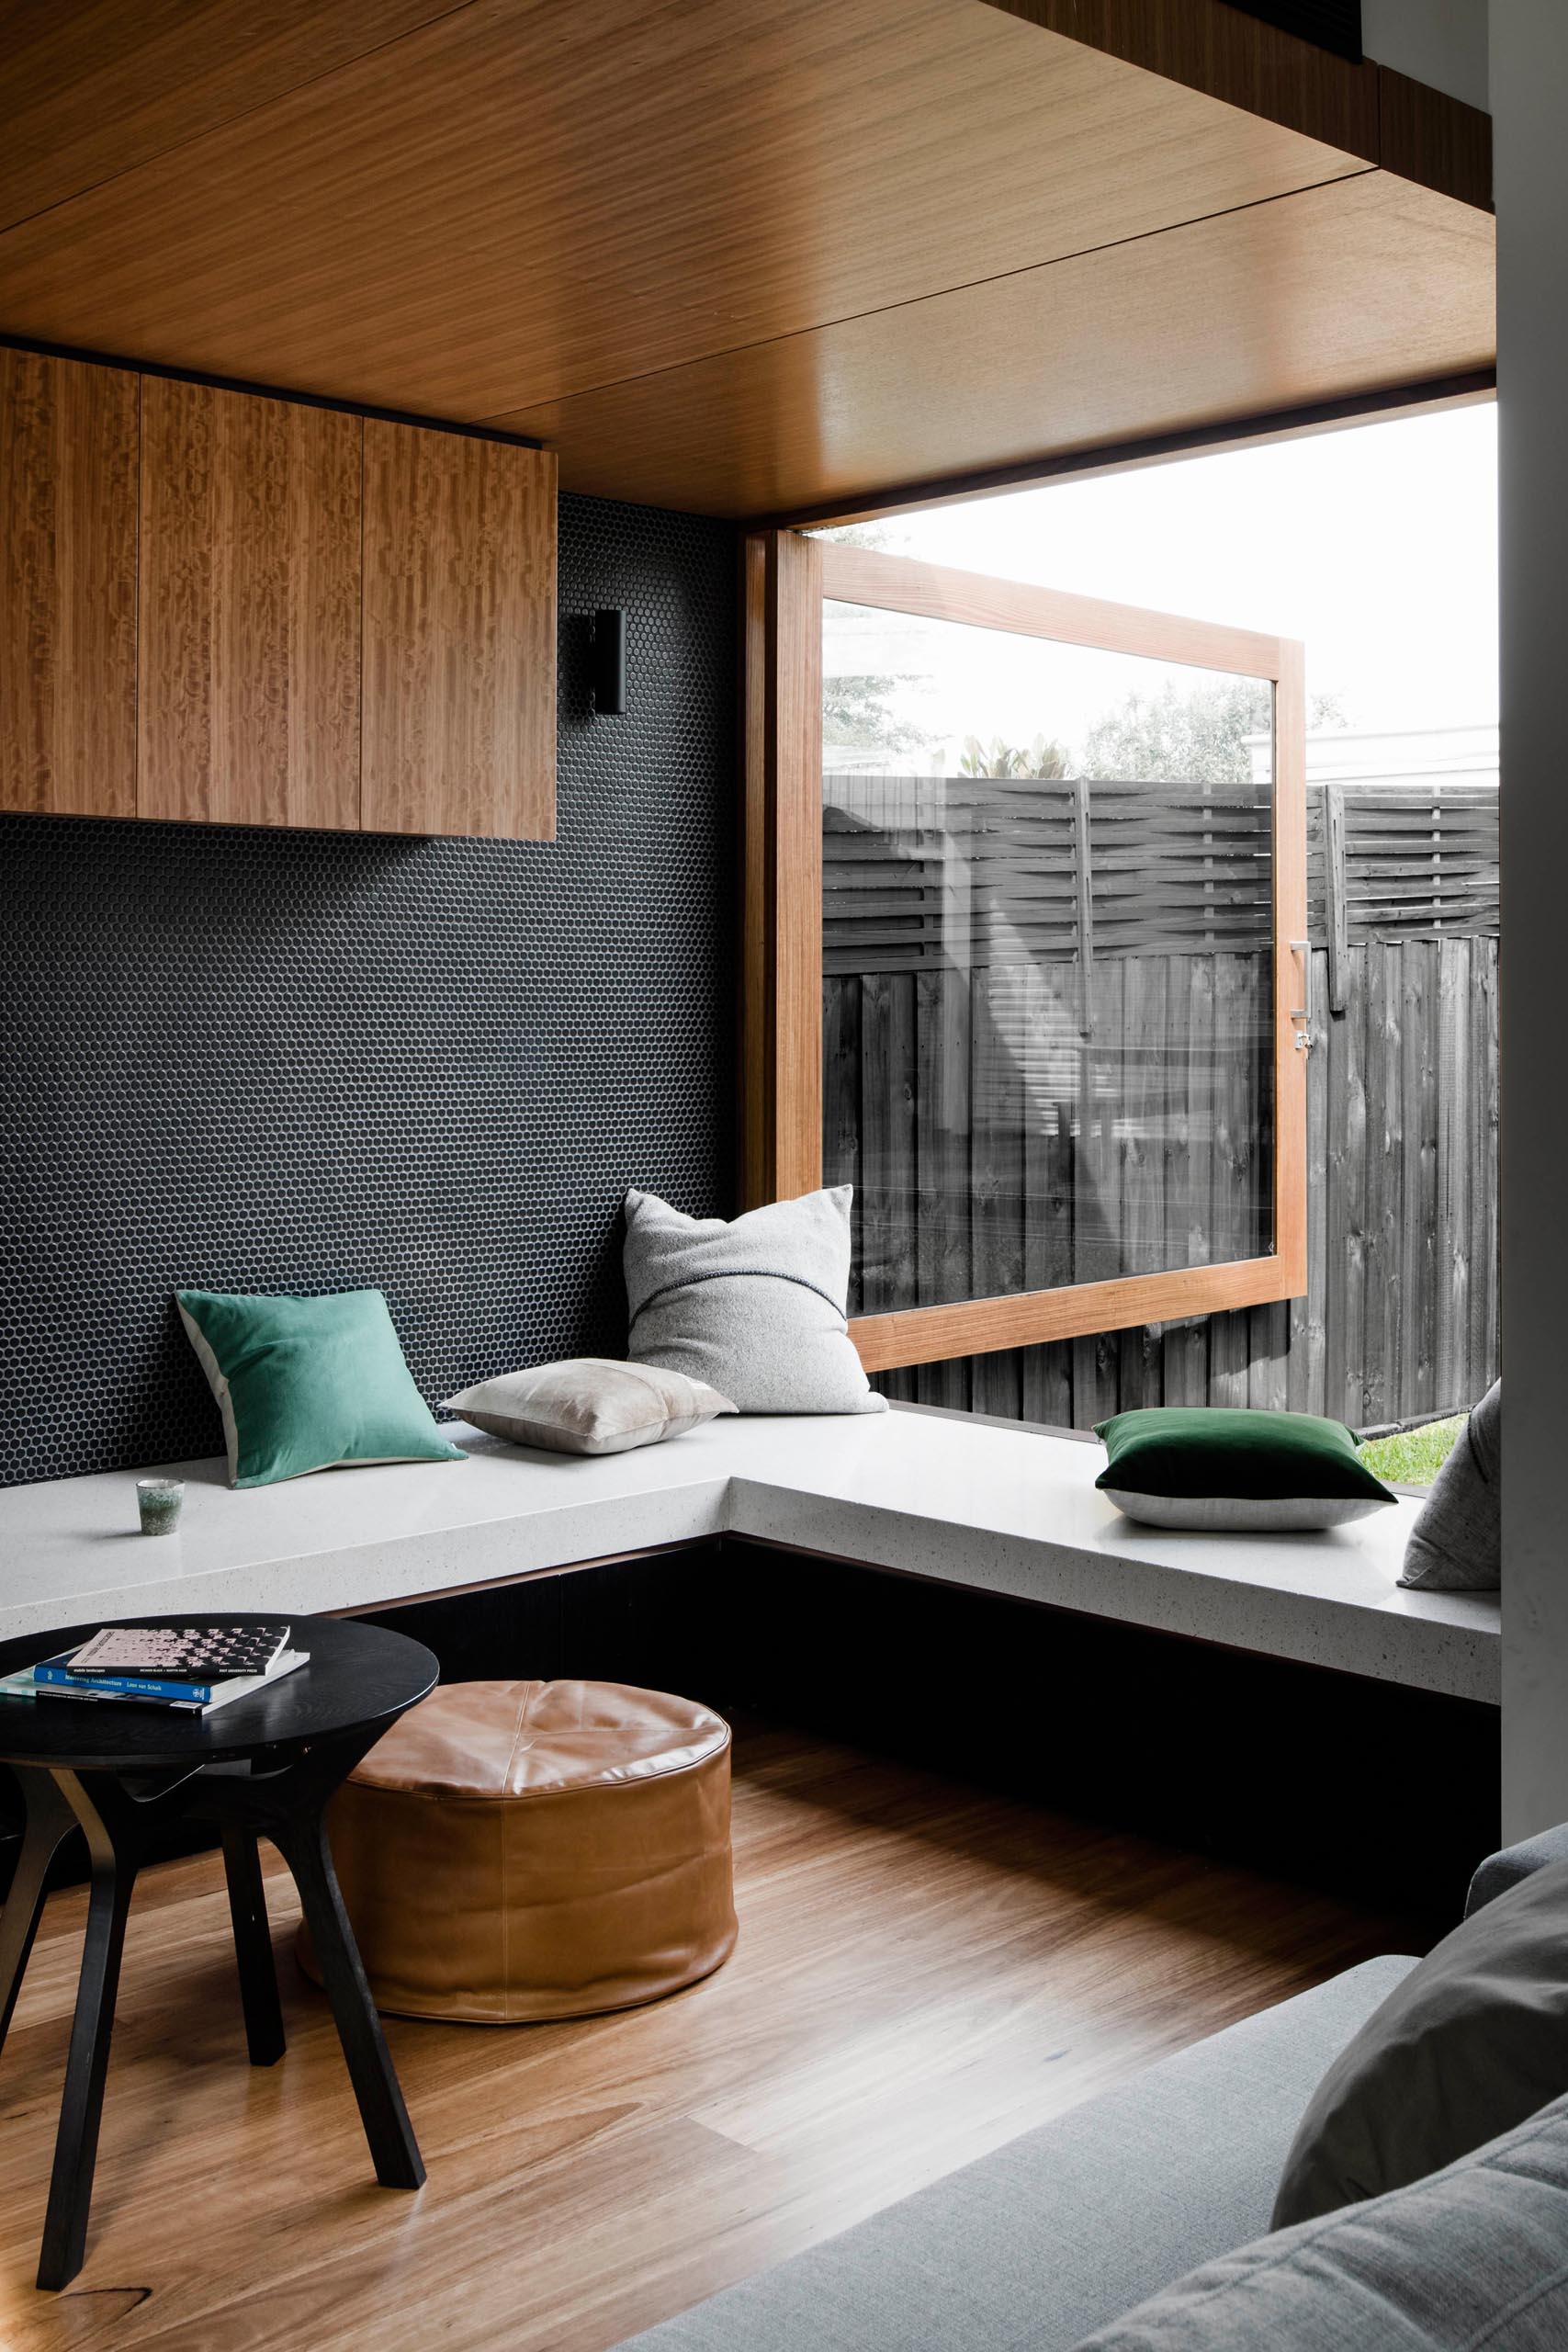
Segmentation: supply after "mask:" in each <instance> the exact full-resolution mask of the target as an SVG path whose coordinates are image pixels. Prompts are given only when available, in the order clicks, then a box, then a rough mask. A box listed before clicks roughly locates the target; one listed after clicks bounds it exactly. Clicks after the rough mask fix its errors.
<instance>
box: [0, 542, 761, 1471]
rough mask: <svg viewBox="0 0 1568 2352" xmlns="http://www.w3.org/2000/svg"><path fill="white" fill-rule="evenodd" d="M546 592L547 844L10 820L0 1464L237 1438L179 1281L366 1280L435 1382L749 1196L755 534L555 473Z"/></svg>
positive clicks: (589, 1301)
mask: <svg viewBox="0 0 1568 2352" xmlns="http://www.w3.org/2000/svg"><path fill="white" fill-rule="evenodd" d="M560 602H561V673H560V762H559V799H558V839H557V840H556V841H555V842H551V843H545V842H456V841H434V842H424V841H407V840H393V839H388V838H385V837H377V838H369V837H365V836H359V835H346V834H323V833H308V832H281V831H259V830H252V829H237V828H230V827H222V826H197V825H162V824H150V823H149V824H144V823H140V822H131V823H116V822H110V821H100V820H93V819H80V818H48V817H0V1484H16V1483H17V1482H20V1481H24V1480H28V1479H35V1478H51V1477H63V1476H70V1475H72V1474H73V1473H75V1472H79V1471H86V1470H97V1469H111V1468H118V1467H122V1466H125V1465H129V1464H139V1463H148V1462H157V1461H162V1460H171V1459H177V1458H182V1457H185V1456H188V1455H196V1454H205V1453H218V1452H220V1450H221V1432H220V1426H219V1421H218V1416H217V1412H216V1409H215V1408H214V1406H213V1404H212V1401H211V1398H210V1397H209V1393H208V1390H207V1385H206V1383H205V1381H204V1380H203V1378H202V1376H201V1374H200V1371H199V1369H198V1367H197V1363H196V1360H195V1357H194V1356H193V1354H192V1353H191V1351H190V1348H189V1345H188V1343H187V1342H186V1340H185V1338H184V1337H183V1335H182V1333H181V1331H180V1329H179V1324H178V1318H177V1317H176V1315H175V1309H174V1306H173V1300H172V1294H173V1292H174V1291H175V1287H176V1286H178V1285H186V1284H188V1285H195V1286H197V1287H199V1288H204V1289H211V1290H254V1291H288V1290H292V1291H304V1292H320V1291H328V1290H343V1289H350V1288H355V1287H358V1286H360V1285H364V1284H375V1285H377V1286H378V1287H379V1288H381V1289H382V1290H384V1291H385V1292H386V1294H387V1296H388V1299H389V1303H390V1306H391V1309H392V1315H393V1317H394V1319H395V1321H396V1323H397V1326H398V1329H399V1332H400V1336H401V1339H402V1341H403V1346H404V1349H405V1351H406V1352H407V1354H408V1359H409V1363H410V1365H411V1367H412V1372H413V1374H414V1378H415V1379H416V1381H417V1382H418V1383H419V1385H420V1387H421V1389H422V1391H423V1394H424V1395H425V1396H426V1397H429V1398H431V1399H432V1400H434V1399H436V1398H439V1397H442V1396H445V1395H447V1394H449V1393H450V1391H451V1390H452V1389H453V1388H456V1387H458V1386H460V1385H463V1384H465V1383H466V1382H468V1381H471V1380H475V1379H479V1378H480V1377H482V1376H483V1375H484V1374H487V1373H492V1372H498V1371H502V1370H504V1369H507V1368H510V1367H512V1366H514V1365H518V1364H523V1363H540V1362H544V1361H546V1360H547V1359H548V1358H550V1357H553V1356H559V1355H571V1354H583V1353H612V1354H613V1353H617V1352H619V1351H621V1349H622V1348H623V1346H624V1343H625V1336H626V1324H625V1317H626V1308H625V1298H624V1294H623V1292H622V1289H621V1283H620V1272H619V1208H620V1203H621V1199H622V1196H623V1194H624V1193H625V1191H626V1186H627V1185H628V1184H638V1185H644V1186H649V1187H651V1188H652V1189H653V1190H654V1191H656V1192H660V1193H665V1194H666V1195H667V1196H668V1197H670V1198H671V1199H672V1200H674V1201H676V1202H678V1203H679V1204H681V1206H682V1207H683V1208H686V1209H688V1210H690V1211H692V1212H693V1213H694V1214H709V1213H718V1214H730V1213H732V1207H733V1204H732V1199H731V1193H732V1188H733V1132H732V1130H733V1119H734V1085H733V1080H732V1067H731V1064H732V1054H733V1028H732V1020H733V1011H732V1009H733V1004H734V999H735V975H734V967H735V933H736V904H735V899H736V888H735V874H736V864H735V810H736V805H737V787H736V774H735V764H736V763H735V734H736V729H735V682H736V650H735V619H734V605H735V543H734V535H733V532H732V531H731V530H730V529H729V527H728V526H725V525H722V524H716V523H710V522H706V521H704V520H702V519H700V518H696V517H692V516H687V515H671V514H663V513H660V512H656V511H654V510H651V509H647V508H641V507H632V506H621V505H614V504H609V503H604V502H602V501H599V500H592V499H575V498H565V499H563V500H562V502H561V543H560ZM598 605H623V606H625V607H626V630H627V682H628V683H627V707H626V716H624V717H622V718H594V717H592V715H591V707H590V702H589V695H588V673H589V648H588V616H591V615H592V612H593V611H594V609H595V607H596V606H598Z"/></svg>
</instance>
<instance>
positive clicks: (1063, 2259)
mask: <svg viewBox="0 0 1568 2352" xmlns="http://www.w3.org/2000/svg"><path fill="white" fill-rule="evenodd" d="M1560 1860H1568V1826H1565V1827H1563V1828H1561V1829H1556V1830H1552V1831H1549V1832H1548V1833H1547V1834H1546V1835H1545V1836H1544V1837H1541V1838H1532V1839H1530V1840H1529V1842H1528V1843H1527V1844H1525V1845H1522V1846H1517V1847H1512V1848H1509V1849H1506V1850H1505V1851H1504V1852H1503V1853H1501V1854H1495V1855H1493V1856H1492V1857H1491V1858H1490V1860H1487V1861H1485V1862H1483V1864H1482V1866H1481V1868H1480V1869H1479V1870H1478V1871H1477V1872H1476V1874H1475V1878H1474V1881H1473V1882H1472V1886H1471V1890H1470V1897H1469V1900H1468V1902H1467V1905H1466V1911H1467V1913H1468V1912H1470V1911H1472V1910H1475V1909H1476V1908H1478V1907H1479V1905H1481V1904H1482V1903H1484V1902H1489V1901H1491V1899H1492V1898H1493V1897H1494V1896H1495V1895H1497V1894H1502V1893H1503V1891H1504V1890H1505V1888H1506V1887H1508V1886H1510V1885H1513V1884H1514V1883H1517V1880H1518V1879H1519V1878H1521V1877H1522V1876H1524V1875H1525V1874H1526V1872H1528V1871H1531V1870H1536V1869H1540V1867H1541V1866H1542V1865H1543V1864H1545V1863H1547V1862H1551V1861H1560ZM1415 1964H1416V1963H1415V1962H1414V1961H1413V1960H1409V1959H1404V1958H1398V1957H1390V1958H1386V1959H1382V1960H1372V1961H1368V1962H1365V1963H1364V1964H1363V1965H1362V1966H1361V1967H1359V1968H1353V1969H1349V1970H1348V1971H1347V1972H1346V1973H1345V1974H1344V1975H1342V1976H1337V1977H1335V1978H1334V1979H1333V1980H1332V1981H1331V1982H1330V1983H1328V1984H1326V1985H1318V1986H1317V1987H1316V1988H1315V1990H1314V1991H1313V1992H1310V1993H1303V1994H1302V1995H1301V1996H1299V1997H1298V1998H1296V1999H1294V2000H1291V2001H1285V2002H1282V2003H1281V2004H1280V2007H1277V2008H1273V2009H1267V2010H1265V2011H1263V2012H1262V2014H1261V2015H1259V2016H1258V2017H1254V2018H1247V2019H1246V2020H1245V2022H1244V2023H1242V2024H1240V2025H1235V2026H1232V2027H1230V2028H1229V2029H1228V2030H1226V2031H1225V2032H1224V2033H1219V2034H1215V2035H1214V2036H1213V2038H1212V2039H1211V2040H1209V2041H1201V2042H1198V2043H1196V2044H1195V2045H1194V2046H1193V2047H1192V2048H1191V2049H1190V2050H1186V2051H1183V2052H1181V2053H1180V2055H1179V2056H1178V2057H1175V2058H1171V2059H1168V2060H1166V2061H1165V2062H1164V2063H1163V2064H1160V2065H1157V2066H1154V2067H1151V2068H1150V2069H1149V2070H1148V2072H1147V2073H1145V2074H1143V2075H1138V2076H1136V2077H1135V2078H1134V2080H1132V2081H1130V2082H1128V2083H1124V2084H1123V2085H1122V2086H1121V2087H1120V2088H1119V2089H1117V2090H1114V2091H1111V2092H1110V2093H1109V2094H1108V2095H1106V2096H1105V2097H1103V2098H1097V2099H1093V2100H1091V2101H1089V2103H1088V2104H1087V2105H1085V2106H1083V2107H1079V2108H1075V2109H1072V2110H1071V2111H1070V2112H1069V2113H1067V2114H1066V2115H1063V2116H1060V2117H1058V2118H1057V2119H1056V2120H1055V2122H1052V2123H1047V2124H1045V2125H1043V2126H1042V2127H1041V2128H1040V2129H1039V2130H1038V2131H1030V2132H1026V2133H1025V2134H1024V2135H1023V2136H1022V2138H1021V2139H1017V2140H1013V2141H1011V2142H1010V2143H1008V2144H1007V2145H1006V2146H1005V2147H1001V2148H998V2149H997V2150H995V2151H994V2152H993V2153H992V2154H990V2155H988V2156H984V2157H982V2158H981V2159H980V2161H979V2162H978V2163H976V2164H972V2165H965V2166H964V2168H963V2169H962V2170H961V2171H958V2172H954V2173H952V2174H949V2175H948V2176H947V2177H946V2178H945V2179H942V2180H939V2181H935V2182H933V2183H932V2184H931V2187H930V2188H924V2189H921V2190H920V2191H919V2193H918V2194H917V2195H915V2196H913V2197H908V2198H906V2199H904V2200H903V2201H902V2202H901V2203H899V2204H897V2205H893V2206H890V2207H888V2208H887V2209H886V2211H883V2212H881V2213H876V2214H874V2215H873V2216H872V2217H871V2219H870V2220H869V2221H866V2222H862V2223H861V2224H860V2225H859V2226H858V2227H857V2228H855V2229H852V2230H850V2231H847V2232H846V2233H844V2235H843V2236H841V2237H837V2238H832V2239H829V2241H828V2242H827V2243H826V2244H825V2245H819V2246H814V2247H812V2248H811V2249H810V2250H809V2251H808V2252H807V2253H805V2254H802V2255H797V2256H795V2259H794V2260H792V2261H789V2262H785V2263H781V2264H780V2265H779V2266H778V2267H777V2268H776V2269H773V2270H769V2271H765V2272H763V2273H762V2274H761V2276H760V2277H758V2278H750V2279H747V2280H745V2281H744V2282H743V2283H742V2284H741V2285H739V2286H738V2287H732V2288H730V2289H729V2290H728V2291H727V2292H726V2293H724V2294H721V2295H716V2296H715V2297H714V2298H713V2299H712V2300H711V2301H708V2302H705V2303H702V2304H699V2305H698V2306H697V2308H696V2309H695V2310H694V2311H690V2312H683V2313H682V2315H681V2316H680V2317H679V2318H676V2319H672V2320H668V2321H666V2322H665V2323H664V2324H663V2325H662V2326H660V2327H655V2328H651V2329H649V2331H648V2332H647V2333H646V2334H644V2335H638V2336H637V2337H636V2338H635V2339H632V2342H634V2343H635V2345H636V2346H637V2352H1071V2347H1072V2346H1075V2345H1077V2343H1078V2342H1079V2340H1080V2338H1081V2337H1083V2336H1085V2335H1088V2334H1089V2333H1090V2332H1091V2331H1092V2330H1093V2329H1096V2328H1098V2327H1101V2326H1103V2325H1105V2324H1106V2323H1108V2322H1109V2321H1111V2320H1114V2319H1117V2318H1119V2317H1120V2316H1121V2315H1122V2313H1124V2312H1127V2311H1129V2310H1130V2309H1131V2307H1132V2306H1133V2305H1134V2304H1136V2303H1139V2302H1141V2301H1143V2300H1144V2299H1145V2297H1146V2296H1149V2295H1153V2294H1156V2293H1157V2292H1158V2291H1159V2290H1161V2289H1162V2288H1165V2287H1168V2286H1169V2285H1170V2284H1171V2283H1172V2282H1173V2281H1174V2280H1176V2279H1177V2278H1180V2277H1181V2276H1182V2274H1183V2273H1184V2272H1186V2271H1188V2270H1190V2269H1193V2268H1195V2267H1197V2266H1198V2265H1199V2264H1200V2263H1206V2262H1210V2261H1213V2259H1214V2258H1215V2257H1216V2256H1220V2255H1224V2254H1227V2253H1229V2252H1230V2251H1231V2250H1232V2249H1233V2248H1235V2247H1237V2246H1241V2245H1246V2244H1247V2242H1248V2241H1249V2240H1252V2239H1256V2238H1259V2237H1262V2236H1263V2235H1265V2233H1267V2232H1268V2229H1269V2214H1270V2211H1271V2208H1272V2206H1273V2201H1274V2192H1275V2189H1276V2188H1277V2187H1278V2184H1279V2178H1280V2170H1281V2167H1282V2166H1283V2164H1284V2160H1285V2154H1286V2152H1287V2150H1288V2148H1289V2146H1290V2143H1291V2141H1292V2136H1293V2135H1294V2132H1295V2128H1296V2125H1297V2123H1298V2122H1299V2121H1300V2120H1301V2116H1302V2112H1303V2109H1304V2108H1305V2106H1306V2103H1307V2100H1308V2098H1310V2096H1311V2094H1312V2092H1313V2090H1314V2088H1315V2086H1316V2085H1317V2082H1318V2078H1319V2077H1320V2075H1323V2073H1324V2072H1325V2069H1326V2067H1327V2066H1328V2064H1329V2062H1330V2060H1331V2059H1333V2058H1334V2057H1336V2056H1337V2054H1338V2052H1339V2051H1340V2050H1341V2049H1342V2048H1343V2047H1344V2045H1345V2043H1346V2042H1347V2041H1348V2040H1349V2039H1350V2037H1351V2035H1352V2034H1354V2033H1355V2032H1356V2031H1357V2030H1358V2029H1359V2027H1360V2026H1361V2025H1362V2024H1363V2023H1364V2021H1365V2020H1366V2018H1368V2017H1370V2016H1371V2012H1372V2011H1373V2009H1375V2008H1376V2007H1377V2006H1378V2004H1379V2003H1380V2002H1381V2001H1382V1999H1383V1997H1384V1996H1385V1995H1386V1994H1387V1993H1389V1992H1390V1991H1391V1990H1392V1989H1393V1986H1394V1985H1396V1984H1398V1982H1399V1980H1400V1978H1401V1977H1402V1976H1404V1974H1405V1973H1406V1972H1407V1971H1408V1970H1409V1969H1411V1968H1412V1967H1414V1966H1415ZM619 2352H631V2344H630V2343H628V2344H627V2345H626V2346H621V2347H619Z"/></svg>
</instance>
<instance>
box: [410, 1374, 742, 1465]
mask: <svg viewBox="0 0 1568 2352" xmlns="http://www.w3.org/2000/svg"><path fill="white" fill-rule="evenodd" d="M443 1402H444V1404H445V1407H446V1410H447V1411H448V1412H449V1413H461V1415H462V1416H463V1419H465V1420H466V1421H471V1422H472V1423H473V1425H474V1427H475V1429H477V1430H487V1431H488V1432H489V1433H490V1435H491V1436H492V1437H503V1438H505V1439H506V1440H507V1441H508V1442H509V1443H511V1444H513V1445H537V1446H542V1447H543V1448H544V1449H545V1451H546V1452H547V1453H631V1452H632V1450H633V1448H634V1447H636V1446H639V1445H657V1444H659V1442H660V1440H661V1439H663V1438H667V1437H679V1436H680V1435H681V1434H682V1431H683V1430H694V1429H695V1428H696V1427H697V1425H698V1423H699V1422H702V1421H711V1420H713V1419H716V1417H717V1415H718V1414H720V1413H733V1412H734V1410H735V1408H734V1406H733V1405H732V1404H731V1403H730V1401H729V1399H728V1397H721V1396H720V1395H719V1393H718V1391H717V1389H716V1388H708V1387H706V1386H705V1385H704V1384H703V1382H702V1381H700V1380H688V1379H687V1378H686V1377H685V1375H684V1374H682V1373H679V1372H667V1371H666V1370H664V1368H663V1367H662V1366H661V1365H658V1364H640V1363H615V1361H614V1359H613V1358H612V1357H609V1356H570V1357H568V1358H567V1359H566V1360H565V1361H564V1362H563V1363H538V1364H535V1365H534V1366H533V1368H532V1369H531V1370H530V1371H527V1372H502V1373H497V1374H496V1375H495V1377H494V1378H493V1379H491V1380H481V1381H479V1383H478V1384H477V1385H475V1386H474V1387H472V1388H462V1389H459V1390H458V1392H457V1396H456V1397H446V1398H444V1399H443Z"/></svg>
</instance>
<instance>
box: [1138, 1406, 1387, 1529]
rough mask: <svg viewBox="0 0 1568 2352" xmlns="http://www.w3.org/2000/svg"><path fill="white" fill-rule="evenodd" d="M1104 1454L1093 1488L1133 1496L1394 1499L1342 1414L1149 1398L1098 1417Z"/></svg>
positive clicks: (1253, 1500)
mask: <svg viewBox="0 0 1568 2352" xmlns="http://www.w3.org/2000/svg"><path fill="white" fill-rule="evenodd" d="M1095 1435H1096V1436H1097V1437H1100V1438H1103V1439H1104V1441H1105V1448H1106V1453H1107V1455H1108V1457H1109V1458H1108V1460H1107V1462H1106V1465H1105V1468H1104V1469H1103V1470H1102V1471H1101V1472H1100V1476H1099V1477H1098V1478H1097V1479H1096V1480H1095V1484H1096V1486H1097V1487H1107V1488H1113V1489H1117V1490H1119V1491H1121V1492H1122V1493H1124V1494H1130V1495H1159V1496H1168V1497H1186V1498H1190V1499H1194V1500H1196V1499H1201V1498H1211V1497H1223V1498H1231V1499H1237V1500H1244V1501H1252V1502H1273V1501H1278V1500H1280V1499H1282V1498H1293V1497H1313V1498H1316V1499H1318V1500H1320V1501H1343V1502H1358V1501H1359V1502H1366V1503H1373V1504H1375V1503H1385V1502H1392V1501H1393V1499H1394V1498H1393V1495H1392V1494H1391V1493H1390V1491H1389V1489H1388V1488H1387V1487H1385V1486H1384V1485H1383V1483H1382V1479H1381V1478H1376V1477H1374V1476H1373V1475H1372V1473H1371V1471H1370V1470H1369V1469H1368V1468H1367V1465H1366V1464H1365V1463H1364V1462H1362V1461H1360V1460H1359V1458H1358V1456H1357V1453H1356V1441H1355V1438H1354V1437H1353V1436H1352V1435H1351V1433H1350V1431H1349V1430H1348V1429H1347V1428H1346V1426H1345V1424H1344V1422H1343V1421H1325V1420H1320V1419H1318V1417H1317V1416H1316V1415H1315V1414H1314V1413H1267V1412H1249V1411H1247V1410H1246V1409H1245V1408H1235V1407H1231V1406H1224V1405H1153V1406H1145V1407H1143V1408H1140V1409H1139V1410H1137V1411H1134V1412H1131V1413H1118V1414H1116V1415H1115V1417H1114V1418H1113V1419H1111V1420H1109V1421H1101V1422H1100V1424H1099V1426H1098V1427H1097V1429H1096V1430H1095Z"/></svg>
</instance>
